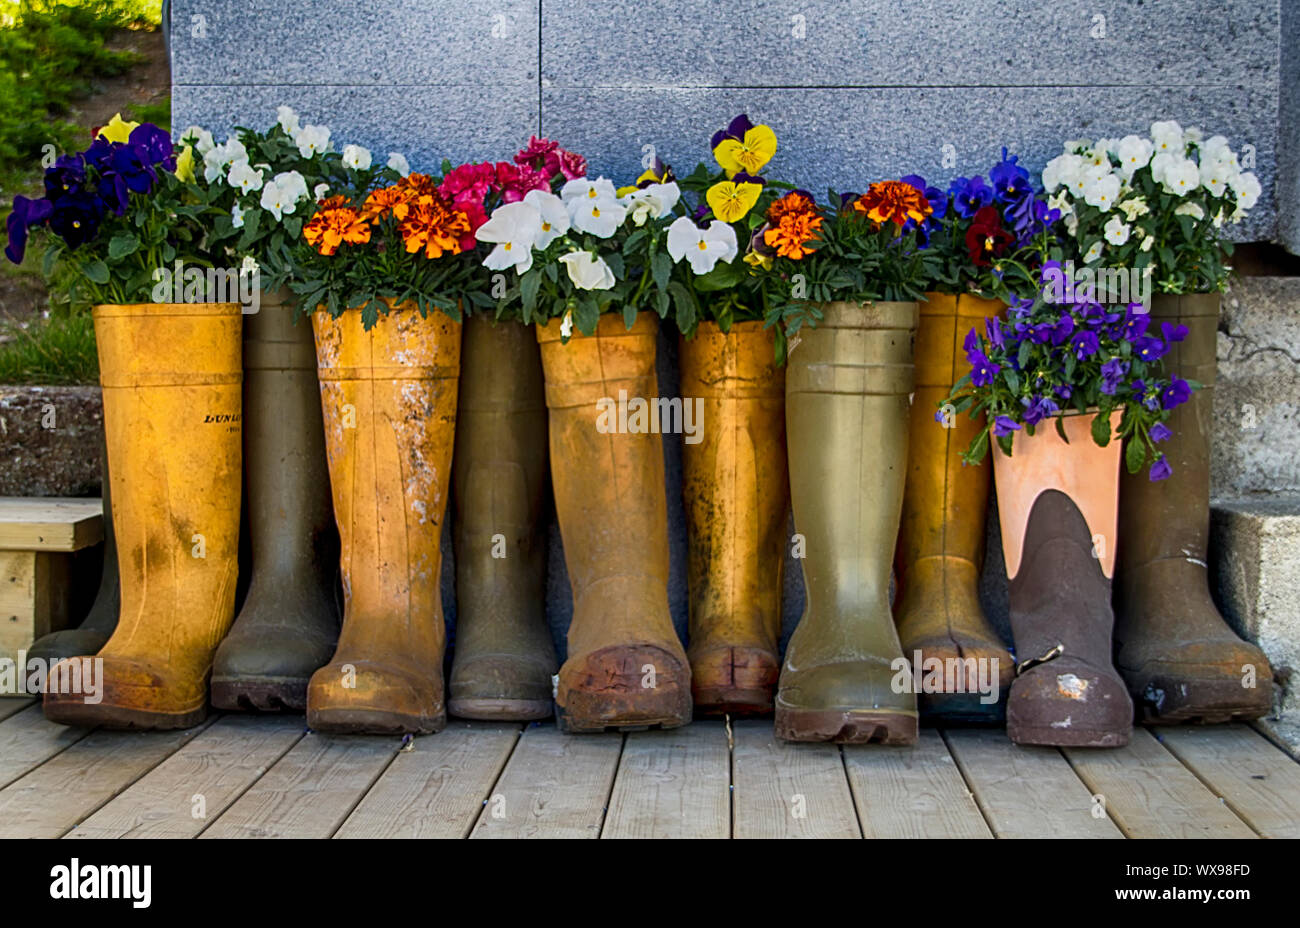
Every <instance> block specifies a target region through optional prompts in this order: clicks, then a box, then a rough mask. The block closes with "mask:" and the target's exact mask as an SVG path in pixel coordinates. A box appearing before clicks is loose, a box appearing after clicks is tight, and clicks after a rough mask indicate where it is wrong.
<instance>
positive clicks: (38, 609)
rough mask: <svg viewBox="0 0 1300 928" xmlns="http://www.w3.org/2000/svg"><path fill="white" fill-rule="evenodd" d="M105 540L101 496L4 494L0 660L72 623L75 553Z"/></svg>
mask: <svg viewBox="0 0 1300 928" xmlns="http://www.w3.org/2000/svg"><path fill="white" fill-rule="evenodd" d="M103 540H104V515H103V501H102V500H99V499H65V498H61V497H50V498H48V499H33V498H25V497H8V496H5V497H0V659H4V658H8V659H10V660H17V659H18V652H19V651H20V650H25V649H26V648H28V647H29V646H30V645H31V643H32V642H33V641H35V640H36V639H37V638H40V637H41V636H42V635H45V634H48V633H49V632H52V631H57V630H59V629H61V628H64V627H66V626H67V624H68V601H69V592H70V590H69V583H70V576H71V566H72V553H73V552H74V551H80V550H81V549H82V548H88V547H90V546H91V545H97V544H99V543H100V542H101V541H103ZM0 695H2V694H0Z"/></svg>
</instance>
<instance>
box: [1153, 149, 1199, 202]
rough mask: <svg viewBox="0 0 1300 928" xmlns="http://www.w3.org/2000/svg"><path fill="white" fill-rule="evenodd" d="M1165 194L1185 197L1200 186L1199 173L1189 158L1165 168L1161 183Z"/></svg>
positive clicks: (1194, 163)
mask: <svg viewBox="0 0 1300 928" xmlns="http://www.w3.org/2000/svg"><path fill="white" fill-rule="evenodd" d="M1162 183H1163V184H1164V189H1165V192H1166V193H1172V194H1174V195H1175V196H1180V197H1185V196H1187V194H1189V193H1191V192H1192V191H1193V190H1195V189H1196V188H1197V187H1199V186H1200V185H1201V172H1200V169H1199V168H1198V167H1197V166H1196V162H1195V161H1193V160H1192V159H1191V158H1183V159H1181V160H1179V161H1176V162H1174V163H1173V164H1171V165H1169V167H1167V168H1165V171H1164V179H1163V181H1162Z"/></svg>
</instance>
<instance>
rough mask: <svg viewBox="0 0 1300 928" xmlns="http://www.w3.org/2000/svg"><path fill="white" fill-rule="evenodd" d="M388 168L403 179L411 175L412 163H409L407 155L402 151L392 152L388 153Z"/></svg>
mask: <svg viewBox="0 0 1300 928" xmlns="http://www.w3.org/2000/svg"><path fill="white" fill-rule="evenodd" d="M388 166H389V167H390V168H392V169H393V170H394V171H396V172H397V173H398V174H401V175H402V176H403V177H405V176H406V175H408V174H410V173H411V162H409V161H407V160H406V155H404V154H402V153H401V152H400V151H390V152H389V153H388Z"/></svg>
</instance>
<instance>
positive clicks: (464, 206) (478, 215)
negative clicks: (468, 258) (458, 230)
mask: <svg viewBox="0 0 1300 928" xmlns="http://www.w3.org/2000/svg"><path fill="white" fill-rule="evenodd" d="M455 205H456V208H457V209H458V210H460V211H461V212H463V213H464V214H465V216H466V217H467V218H468V219H469V232H467V233H466V234H465V235H462V236H461V239H460V250H461V251H472V250H473V249H474V246H475V245H477V244H478V239H477V238H475V237H474V236H475V234H476V233H477V232H478V229H479V226H481V225H483V223H485V222H487V221H488V217H487V213H486V212H484V211H483V203H482V202H481V201H478V200H469V199H466V200H462V201H461V202H459V203H456V204H455Z"/></svg>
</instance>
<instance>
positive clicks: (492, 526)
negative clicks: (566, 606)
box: [447, 316, 556, 720]
mask: <svg viewBox="0 0 1300 928" xmlns="http://www.w3.org/2000/svg"><path fill="white" fill-rule="evenodd" d="M543 391H544V384H543V380H542V360H541V353H540V351H539V349H538V345H537V338H536V336H535V335H534V333H533V329H532V327H531V326H525V325H523V324H522V323H519V322H512V321H508V320H506V321H501V322H493V321H492V320H490V319H489V318H487V317H486V316H470V317H469V318H467V319H466V320H465V334H464V340H463V342H462V346H461V373H460V405H459V409H458V410H457V414H456V454H455V456H454V458H453V467H454V473H453V479H452V486H453V492H454V498H455V505H456V513H455V519H454V521H453V528H454V536H455V545H456V650H455V655H454V657H453V659H452V665H451V678H450V680H449V681H448V687H447V688H448V691H449V694H450V695H449V699H448V702H447V709H448V711H449V712H451V714H452V715H456V716H460V717H461V718H467V719H486V720H499V719H503V720H509V719H513V720H528V719H544V718H549V717H550V715H551V714H552V713H553V712H554V711H555V710H554V704H553V703H552V700H551V677H552V676H553V675H554V674H555V670H556V660H555V645H554V644H553V643H552V642H551V632H550V628H549V627H548V626H547V624H546V533H545V532H544V531H543V530H542V521H543V502H544V498H545V495H546V491H547V489H548V483H549V477H550V473H549V469H548V463H547V447H546V446H547V433H546V398H545V394H544V392H543Z"/></svg>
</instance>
